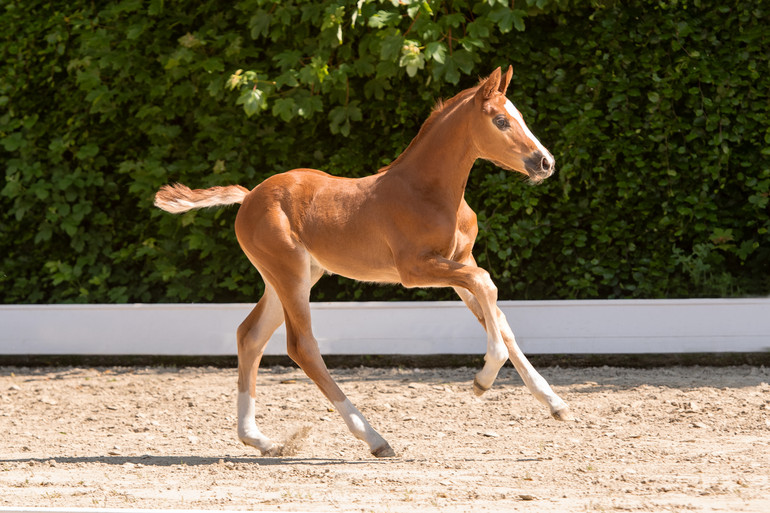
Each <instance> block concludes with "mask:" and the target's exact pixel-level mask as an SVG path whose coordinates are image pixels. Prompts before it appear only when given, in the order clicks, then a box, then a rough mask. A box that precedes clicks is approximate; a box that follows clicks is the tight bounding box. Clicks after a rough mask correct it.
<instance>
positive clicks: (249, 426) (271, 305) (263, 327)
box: [238, 282, 283, 455]
mask: <svg viewBox="0 0 770 513" xmlns="http://www.w3.org/2000/svg"><path fill="white" fill-rule="evenodd" d="M282 322H283V308H282V307H281V302H280V301H279V299H278V296H277V295H276V293H275V290H273V288H272V287H271V286H270V284H269V283H267V282H265V293H264V295H263V296H262V298H261V299H260V300H259V303H257V306H255V307H254V309H253V310H252V311H251V313H250V314H249V315H248V317H246V319H245V320H244V321H243V322H242V323H241V325H240V326H239V327H238V438H240V440H241V442H243V443H244V444H246V445H251V446H252V447H256V448H257V449H259V450H260V452H262V454H264V455H275V454H277V453H279V452H280V449H281V446H280V445H278V444H274V443H273V442H272V441H271V440H270V439H269V438H267V437H266V436H265V435H263V434H262V432H260V430H259V428H257V422H256V420H255V419H254V413H255V411H254V409H255V396H256V382H257V369H258V368H259V362H260V360H261V359H262V355H263V354H264V352H265V346H266V345H267V342H268V340H269V339H270V336H271V335H272V334H273V332H274V331H275V330H276V329H277V328H278V327H279V326H280V325H281V323H282Z"/></svg>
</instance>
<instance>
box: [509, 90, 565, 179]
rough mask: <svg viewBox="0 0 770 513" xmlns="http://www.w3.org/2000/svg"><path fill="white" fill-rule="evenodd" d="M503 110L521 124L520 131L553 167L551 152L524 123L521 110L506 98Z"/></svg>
mask: <svg viewBox="0 0 770 513" xmlns="http://www.w3.org/2000/svg"><path fill="white" fill-rule="evenodd" d="M505 110H506V111H507V112H508V114H510V115H511V117H512V118H513V119H515V120H516V121H517V122H518V123H519V125H520V126H521V129H522V131H523V132H524V135H526V136H527V137H528V138H529V140H530V141H532V143H534V145H535V147H536V148H537V149H538V150H540V153H542V154H543V156H544V157H545V159H546V160H548V162H549V163H550V164H551V168H553V166H554V164H555V161H554V158H553V155H551V152H550V151H548V150H546V149H545V146H543V145H542V144H540V141H538V140H537V137H535V135H534V134H533V133H532V132H531V131H530V130H529V127H527V124H526V123H524V118H522V117H521V112H519V110H518V109H517V108H516V107H514V105H513V103H512V102H511V100H506V102H505Z"/></svg>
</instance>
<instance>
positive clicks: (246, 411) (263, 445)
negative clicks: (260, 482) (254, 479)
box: [238, 392, 274, 453]
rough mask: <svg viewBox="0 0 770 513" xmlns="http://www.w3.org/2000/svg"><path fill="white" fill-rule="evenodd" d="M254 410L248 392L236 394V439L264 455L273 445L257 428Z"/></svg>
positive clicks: (252, 401) (251, 398) (252, 400)
mask: <svg viewBox="0 0 770 513" xmlns="http://www.w3.org/2000/svg"><path fill="white" fill-rule="evenodd" d="M254 410H255V407H254V398H253V397H251V396H250V395H249V393H248V392H238V438H240V440H241V442H243V443H244V444H246V445H251V446H252V447H256V448H257V449H259V450H260V451H261V452H262V453H266V452H268V451H269V450H270V449H272V448H273V447H274V444H273V442H272V441H271V440H270V439H269V438H267V437H266V436H265V435H263V434H262V433H261V432H260V431H259V428H257V421H256V420H255V419H254Z"/></svg>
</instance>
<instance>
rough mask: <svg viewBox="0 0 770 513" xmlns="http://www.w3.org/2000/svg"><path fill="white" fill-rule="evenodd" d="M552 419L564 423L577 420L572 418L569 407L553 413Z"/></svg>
mask: <svg viewBox="0 0 770 513" xmlns="http://www.w3.org/2000/svg"><path fill="white" fill-rule="evenodd" d="M551 417H553V418H555V419H556V420H561V421H563V422H567V421H570V420H575V417H573V416H572V412H570V411H569V406H564V407H563V408H559V409H558V410H554V411H552V412H551Z"/></svg>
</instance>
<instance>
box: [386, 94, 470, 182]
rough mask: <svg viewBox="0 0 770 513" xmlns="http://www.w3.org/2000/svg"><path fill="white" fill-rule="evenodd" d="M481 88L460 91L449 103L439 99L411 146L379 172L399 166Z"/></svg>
mask: <svg viewBox="0 0 770 513" xmlns="http://www.w3.org/2000/svg"><path fill="white" fill-rule="evenodd" d="M480 86H481V83H479V85H477V86H474V87H471V88H468V89H465V90H464V91H460V92H459V93H457V94H456V95H454V96H453V97H451V98H450V99H448V100H447V101H443V100H441V99H440V98H439V99H438V101H436V104H435V105H434V106H433V110H432V111H431V113H430V116H428V119H426V120H425V122H424V123H423V124H422V126H421V127H420V131H419V132H417V135H416V136H415V138H414V139H412V141H411V142H410V143H409V146H407V147H406V149H405V150H404V151H402V152H401V154H400V155H399V156H398V157H396V159H395V160H394V161H393V162H391V163H390V164H388V165H386V166H384V167H381V168H380V169H379V170H378V171H377V172H378V173H382V172H384V171H387V170H388V169H390V168H391V167H393V166H394V165H395V164H397V163H398V161H400V160H401V158H402V157H403V156H404V155H406V154H407V153H409V149H410V148H411V147H412V146H414V145H415V144H416V143H417V141H419V140H420V139H421V138H422V136H424V135H425V134H426V133H428V131H429V130H430V128H431V127H432V126H433V125H434V124H435V123H436V122H437V121H438V120H439V119H441V118H443V117H444V115H446V114H447V113H449V112H451V111H452V110H454V108H455V107H457V106H459V105H460V104H462V103H464V102H465V101H466V100H468V99H469V98H472V97H473V95H475V94H476V91H478V89H479V87H480Z"/></svg>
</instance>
